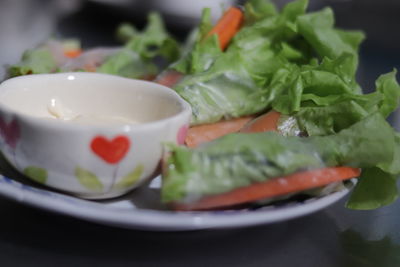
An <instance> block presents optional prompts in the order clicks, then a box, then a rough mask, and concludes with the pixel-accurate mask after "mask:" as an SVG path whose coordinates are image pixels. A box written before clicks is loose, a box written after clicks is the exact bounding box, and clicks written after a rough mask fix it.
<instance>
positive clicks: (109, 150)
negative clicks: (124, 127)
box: [90, 135, 130, 164]
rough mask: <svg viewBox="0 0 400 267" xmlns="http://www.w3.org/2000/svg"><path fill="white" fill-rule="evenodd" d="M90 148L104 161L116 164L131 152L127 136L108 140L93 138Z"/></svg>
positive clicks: (99, 137) (100, 137) (101, 137)
mask: <svg viewBox="0 0 400 267" xmlns="http://www.w3.org/2000/svg"><path fill="white" fill-rule="evenodd" d="M90 147H91V149H92V151H93V152H94V153H95V154H96V155H97V156H99V157H100V158H102V159H103V160H104V161H106V162H108V163H110V164H115V163H118V162H119V161H120V160H121V159H122V158H123V157H124V156H125V155H126V153H127V152H128V151H129V147H130V141H129V139H128V138H127V137H126V136H122V135H120V136H117V137H115V138H114V139H112V140H108V139H107V138H106V137H104V136H96V137H95V138H93V140H92V142H91V144H90Z"/></svg>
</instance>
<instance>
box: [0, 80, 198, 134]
mask: <svg viewBox="0 0 400 267" xmlns="http://www.w3.org/2000/svg"><path fill="white" fill-rule="evenodd" d="M71 75H73V76H83V79H86V77H88V78H89V77H90V79H93V78H95V77H96V76H98V77H102V78H109V79H114V80H121V81H125V82H135V83H143V84H147V85H150V86H152V87H154V88H156V90H159V91H160V92H163V93H167V94H169V95H170V96H172V97H173V98H174V99H175V100H176V101H177V102H178V103H179V109H180V110H178V112H177V113H176V114H174V115H172V116H168V117H166V118H162V119H158V120H152V121H149V122H143V123H138V124H129V123H121V124H120V125H92V124H79V123H71V122H68V121H63V120H51V119H44V118H40V117H36V116H32V115H29V114H26V113H23V112H19V111H18V110H15V109H14V108H10V107H8V106H6V105H5V104H3V103H1V102H0V111H3V112H4V113H8V114H9V116H11V117H14V118H17V119H18V120H22V121H24V122H26V123H30V124H32V125H35V126H39V127H42V128H47V129H62V130H64V131H68V130H70V131H79V130H89V129H93V130H99V131H102V130H103V131H119V132H121V131H122V132H130V131H144V130H150V129H152V128H158V127H159V126H162V125H163V124H164V123H165V122H168V121H174V120H180V119H184V118H185V117H186V116H188V117H189V120H190V116H191V114H192V108H191V106H190V104H189V103H187V102H186V101H185V100H184V99H183V98H182V97H181V96H180V95H179V94H178V93H176V92H175V91H174V90H173V89H171V88H168V87H166V86H164V85H161V84H158V83H155V82H151V81H145V80H139V79H131V78H125V77H121V76H117V75H111V74H104V73H91V72H63V73H46V74H30V75H24V76H18V77H13V78H9V79H6V80H4V81H2V82H1V83H0V97H1V95H2V93H3V89H4V87H6V86H8V84H9V83H12V82H16V81H18V80H26V82H28V83H29V81H32V80H38V79H48V78H49V77H51V79H56V77H57V76H58V77H60V80H65V79H68V78H67V77H69V76H71ZM81 79H82V78H81Z"/></svg>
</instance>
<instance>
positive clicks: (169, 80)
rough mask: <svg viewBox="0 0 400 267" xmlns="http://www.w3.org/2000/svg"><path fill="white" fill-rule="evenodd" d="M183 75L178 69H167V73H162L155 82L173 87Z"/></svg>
mask: <svg viewBox="0 0 400 267" xmlns="http://www.w3.org/2000/svg"><path fill="white" fill-rule="evenodd" d="M183 76H184V75H183V74H182V73H180V72H178V71H175V70H167V71H166V72H165V73H162V74H161V75H160V76H159V77H158V78H157V80H156V81H155V82H156V83H158V84H161V85H164V86H167V87H173V86H174V85H175V84H176V83H178V82H179V80H180V79H182V78H183Z"/></svg>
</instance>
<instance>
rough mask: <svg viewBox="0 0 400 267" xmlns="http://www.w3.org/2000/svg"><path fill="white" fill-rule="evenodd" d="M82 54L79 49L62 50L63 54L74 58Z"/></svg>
mask: <svg viewBox="0 0 400 267" xmlns="http://www.w3.org/2000/svg"><path fill="white" fill-rule="evenodd" d="M81 54H82V50H81V49H71V50H65V51H64V56H66V57H69V58H75V57H78V56H80V55H81Z"/></svg>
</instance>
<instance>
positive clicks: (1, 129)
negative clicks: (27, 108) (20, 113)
mask: <svg viewBox="0 0 400 267" xmlns="http://www.w3.org/2000/svg"><path fill="white" fill-rule="evenodd" d="M0 135H1V136H3V138H4V141H5V142H6V144H8V145H9V146H10V147H11V148H13V149H15V148H16V146H17V142H18V139H19V137H20V128H19V124H18V122H17V120H16V119H13V120H12V121H10V122H9V123H8V124H7V123H6V122H5V121H4V120H3V118H0Z"/></svg>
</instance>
